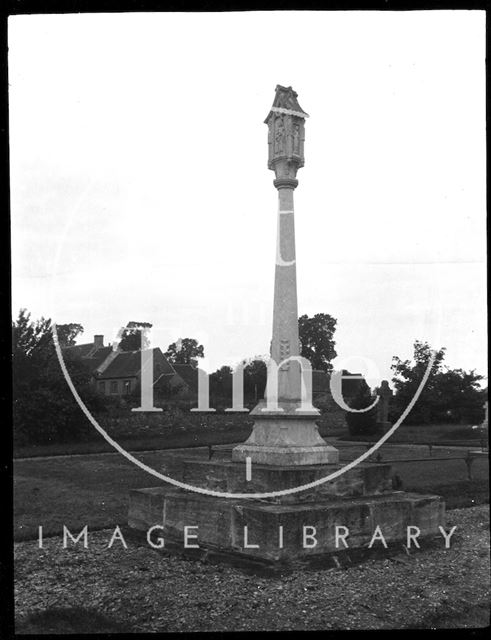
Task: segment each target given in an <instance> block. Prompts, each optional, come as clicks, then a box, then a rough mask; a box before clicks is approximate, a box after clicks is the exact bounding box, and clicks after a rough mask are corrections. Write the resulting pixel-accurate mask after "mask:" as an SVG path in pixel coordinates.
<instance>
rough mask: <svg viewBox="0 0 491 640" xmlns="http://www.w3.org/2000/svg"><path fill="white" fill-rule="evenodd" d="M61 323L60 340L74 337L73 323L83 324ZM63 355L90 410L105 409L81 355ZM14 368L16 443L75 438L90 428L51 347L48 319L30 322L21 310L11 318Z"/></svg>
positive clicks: (73, 379) (89, 433) (51, 339)
mask: <svg viewBox="0 0 491 640" xmlns="http://www.w3.org/2000/svg"><path fill="white" fill-rule="evenodd" d="M64 326H68V327H69V329H68V330H67V331H66V332H65V330H64V329H62V338H61V340H62V341H63V340H64V339H65V338H66V337H68V339H70V337H71V338H73V339H74V336H75V335H77V333H76V329H75V328H78V327H81V325H74V324H72V325H64ZM62 327H63V325H62ZM70 327H71V328H70ZM82 330H83V328H82ZM64 360H65V365H66V368H67V370H68V373H69V375H70V378H71V379H72V381H73V383H74V385H75V387H76V389H77V391H78V393H79V394H80V396H81V397H82V399H83V400H84V402H85V403H86V405H87V406H88V408H89V410H90V411H94V410H103V405H102V402H101V399H100V397H99V396H98V394H97V392H96V391H95V390H94V388H93V387H92V386H91V384H90V372H89V371H88V370H87V368H86V367H85V365H84V363H83V362H82V360H81V359H80V358H79V357H78V356H77V354H73V353H70V352H65V353H64ZM12 369H13V376H12V392H13V419H14V442H15V443H16V444H27V443H34V444H37V443H45V442H50V441H66V440H74V439H77V438H80V437H84V436H85V437H87V436H88V435H91V434H92V433H93V430H92V429H91V427H90V425H89V423H88V421H87V419H86V417H85V416H84V415H83V413H82V412H81V411H80V408H79V407H78V405H77V403H76V401H75V399H74V397H73V396H72V393H71V391H70V389H69V388H68V385H67V383H66V380H65V378H64V376H63V373H62V370H61V367H60V364H59V362H58V357H57V354H56V352H55V349H54V341H53V335H52V324H51V320H49V319H46V318H41V319H40V320H36V321H32V320H31V316H30V314H29V313H27V311H26V310H25V309H21V311H20V313H19V316H18V318H17V320H16V321H14V322H12Z"/></svg>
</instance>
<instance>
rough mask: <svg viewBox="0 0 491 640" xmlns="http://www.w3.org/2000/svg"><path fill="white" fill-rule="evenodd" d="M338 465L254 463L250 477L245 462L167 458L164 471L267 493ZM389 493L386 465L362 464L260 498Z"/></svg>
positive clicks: (197, 483)
mask: <svg viewBox="0 0 491 640" xmlns="http://www.w3.org/2000/svg"><path fill="white" fill-rule="evenodd" d="M340 466H341V465H339V464H336V465H308V466H307V465H304V466H270V465H261V464H254V466H253V468H252V474H251V480H247V479H246V472H245V471H246V468H245V465H244V464H239V463H236V462H230V461H226V460H196V459H183V460H181V461H180V462H178V463H176V461H169V462H168V463H166V465H165V467H164V468H163V472H164V473H166V474H168V475H170V476H171V477H173V478H175V479H176V480H180V481H182V482H185V483H187V484H189V485H192V486H194V487H200V488H203V489H212V490H215V491H222V492H224V493H270V492H274V491H281V490H283V489H291V488H294V487H299V486H302V485H306V484H309V483H312V482H316V481H318V480H320V479H322V478H325V477H326V476H327V475H329V474H332V473H333V472H334V471H336V470H337V469H339V468H340ZM387 492H392V480H391V466H390V465H389V464H376V463H364V464H363V463H362V464H359V465H357V466H356V467H355V468H354V469H350V470H349V471H347V472H345V473H343V474H342V475H340V476H338V477H337V478H334V479H333V480H328V481H327V482H324V483H323V484H319V485H317V486H315V487H312V488H310V489H306V490H303V491H299V492H295V493H293V494H290V495H285V496H275V497H271V498H263V500H267V501H268V502H276V503H304V502H312V501H318V500H320V499H328V500H331V499H338V498H340V497H355V496H364V495H377V494H380V493H387Z"/></svg>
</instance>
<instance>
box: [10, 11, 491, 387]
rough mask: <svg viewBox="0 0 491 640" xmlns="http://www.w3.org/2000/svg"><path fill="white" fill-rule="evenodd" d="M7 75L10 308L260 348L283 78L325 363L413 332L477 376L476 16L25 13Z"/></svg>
mask: <svg viewBox="0 0 491 640" xmlns="http://www.w3.org/2000/svg"><path fill="white" fill-rule="evenodd" d="M9 83H10V154H11V201H12V274H13V294H12V305H13V313H14V315H17V311H18V309H19V308H20V307H27V308H28V310H30V311H31V312H32V314H33V317H34V318H37V317H40V316H41V315H44V316H49V317H52V318H53V319H54V320H56V321H57V322H59V323H65V322H79V323H81V324H82V325H83V326H84V327H85V334H84V335H83V337H82V338H83V339H82V340H81V341H82V342H88V341H91V339H92V336H93V334H94V333H103V334H104V335H105V339H106V341H112V340H114V338H115V336H116V333H117V329H118V328H119V327H120V326H121V325H125V324H126V323H127V322H128V321H129V320H137V321H141V320H142V321H148V322H152V323H153V325H154V331H153V341H154V344H156V345H157V346H161V347H162V348H163V349H164V350H165V348H166V347H167V345H168V344H169V343H170V342H173V341H175V340H176V339H177V338H179V337H196V338H198V339H199V340H200V341H202V342H203V344H204V346H205V353H206V356H207V358H206V360H205V362H204V367H205V368H206V369H209V370H214V369H215V368H216V367H218V366H220V365H222V364H232V363H235V362H237V361H238V360H239V359H241V358H243V357H250V356H254V355H256V354H265V353H267V352H268V349H269V341H270V337H271V323H272V303H273V277H274V258H275V247H276V239H275V234H276V211H277V192H276V189H275V188H274V187H273V184H272V180H273V178H274V175H273V172H272V171H269V170H268V169H267V164H266V162H267V127H266V125H265V124H264V123H263V120H264V118H265V117H266V115H267V114H268V111H269V108H270V106H271V104H272V101H273V98H274V89H275V86H276V84H283V85H285V86H288V85H292V86H293V88H294V89H295V90H296V91H297V92H298V96H299V97H298V99H299V103H300V105H301V107H302V108H303V109H304V110H305V111H306V112H307V113H309V114H310V118H309V119H308V120H307V122H306V141H305V155H306V162H305V167H304V168H303V169H300V170H299V173H298V176H297V177H298V178H299V186H298V188H297V189H296V191H295V210H296V211H295V213H296V215H295V224H296V243H297V270H298V271H297V277H298V300H299V314H303V313H307V314H309V315H313V314H315V313H318V312H325V313H330V314H331V315H333V316H334V317H335V318H337V319H338V327H337V331H336V335H335V338H336V349H337V351H338V354H339V356H338V358H337V359H336V360H335V361H334V365H335V366H337V367H338V368H339V366H340V365H341V358H347V357H349V356H363V357H367V358H371V359H372V360H374V361H375V363H376V364H377V366H378V369H379V372H380V377H382V378H389V379H390V377H391V373H390V363H391V357H392V355H394V354H397V355H399V356H401V357H410V356H411V354H412V345H413V342H414V340H415V339H416V338H418V339H423V340H428V341H429V342H430V344H431V345H432V346H434V347H440V346H445V347H447V358H446V361H447V364H448V365H449V366H452V367H462V368H465V369H471V368H475V369H477V370H478V372H480V373H483V374H484V373H485V372H486V369H487V362H486V352H487V341H486V340H487V336H486V298H485V295H486V277H485V258H486V255H485V251H486V241H485V215H486V214H485V211H486V209H485V197H486V192H485V14H484V12H483V11H428V12H416V11H413V12H394V13H392V12H383V13H381V12H249V13H221V14H215V13H211V14H169V13H160V14H154V13H150V14H102V15H101V14H98V15H96V14H85V15H41V16H38V15H34V16H15V17H11V18H10V19H9ZM346 366H347V367H348V368H350V369H351V370H358V371H360V370H362V371H363V366H362V365H361V362H360V361H359V360H358V361H357V360H352V361H351V362H347V363H346Z"/></svg>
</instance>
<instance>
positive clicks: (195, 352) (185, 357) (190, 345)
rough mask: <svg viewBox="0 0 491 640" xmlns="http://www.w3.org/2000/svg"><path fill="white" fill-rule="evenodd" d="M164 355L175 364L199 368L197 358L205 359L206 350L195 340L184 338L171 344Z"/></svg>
mask: <svg viewBox="0 0 491 640" xmlns="http://www.w3.org/2000/svg"><path fill="white" fill-rule="evenodd" d="M164 355H165V357H166V358H167V359H168V360H169V362H172V363H173V364H190V365H192V366H193V367H197V366H198V360H197V358H204V357H205V350H204V347H203V345H202V344H198V341H197V340H195V339H194V338H182V339H179V340H177V341H176V342H173V343H172V344H170V345H169V346H168V347H167V351H166V352H165V354H164Z"/></svg>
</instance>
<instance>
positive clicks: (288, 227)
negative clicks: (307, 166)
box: [232, 85, 339, 465]
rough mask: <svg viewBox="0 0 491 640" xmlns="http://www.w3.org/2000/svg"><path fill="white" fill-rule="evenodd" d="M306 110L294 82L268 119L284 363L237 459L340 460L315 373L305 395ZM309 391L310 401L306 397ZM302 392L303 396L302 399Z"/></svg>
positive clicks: (277, 338)
mask: <svg viewBox="0 0 491 640" xmlns="http://www.w3.org/2000/svg"><path fill="white" fill-rule="evenodd" d="M306 117H308V116H307V114H306V113H305V112H304V111H302V109H301V107H300V105H299V104H298V102H297V94H296V93H295V92H294V91H293V89H292V88H291V87H288V88H285V87H282V86H279V85H278V86H277V87H276V96H275V100H274V103H273V106H272V108H271V111H270V113H269V115H268V117H267V118H266V120H265V122H266V124H267V125H268V129H269V138H268V142H269V161H268V168H270V169H272V170H273V171H274V172H275V175H276V179H275V180H274V186H275V187H276V188H277V189H278V229H277V245H276V270H275V289H274V306H273V338H272V341H271V358H272V361H273V362H274V363H276V365H277V366H278V367H279V369H278V370H277V386H276V380H275V378H276V375H274V373H275V372H274V371H271V368H269V370H268V385H267V390H266V401H261V402H259V404H258V405H257V406H256V407H255V408H254V410H253V411H252V412H251V415H253V416H255V422H254V429H253V431H252V434H251V436H250V437H249V439H248V440H247V441H246V442H245V443H243V444H241V445H239V446H237V447H235V448H234V450H233V453H232V459H233V460H235V461H243V460H245V459H246V458H247V457H249V458H251V460H252V462H257V463H261V464H271V465H312V464H324V463H336V462H338V459H339V455H338V451H337V449H335V448H334V447H332V446H331V445H328V444H327V443H326V442H325V440H323V438H321V436H320V435H319V431H318V428H317V425H316V423H315V420H316V418H318V417H319V415H320V414H319V411H318V410H317V409H315V408H314V407H313V406H312V405H311V382H310V381H311V377H310V374H309V372H307V374H306V377H305V378H304V395H302V370H301V363H300V362H299V361H298V360H296V358H298V357H299V356H300V344H299V339H298V306H297V275H296V258H295V219H294V204H293V192H294V189H295V188H296V186H297V185H298V181H297V179H296V174H297V170H298V169H299V168H300V167H302V166H303V165H304V155H303V142H304V124H305V118H306ZM305 392H306V393H307V401H306V399H305ZM302 397H303V400H304V401H303V402H302Z"/></svg>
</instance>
